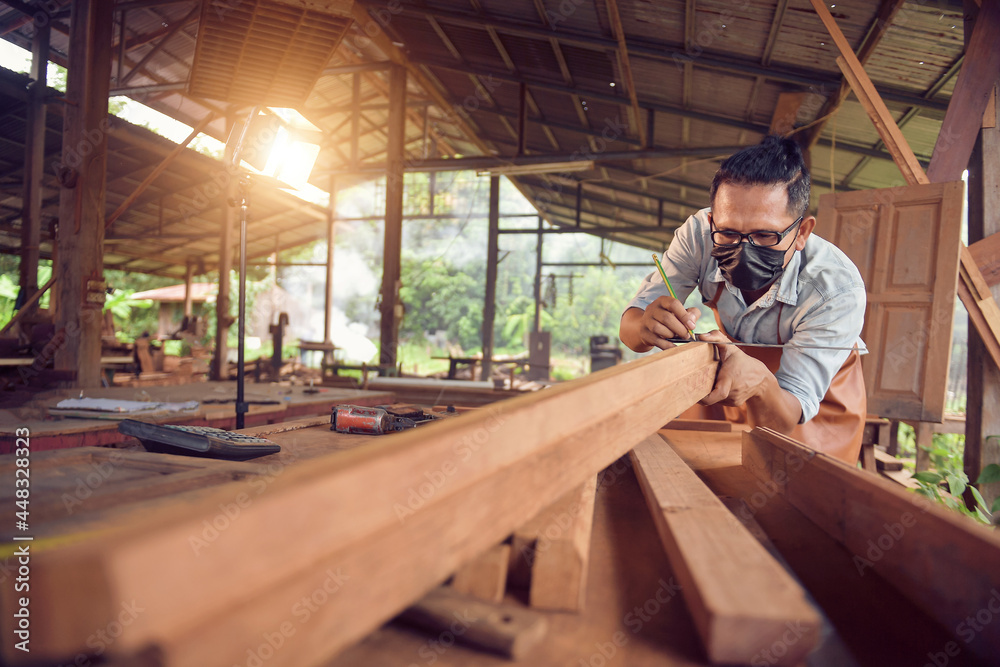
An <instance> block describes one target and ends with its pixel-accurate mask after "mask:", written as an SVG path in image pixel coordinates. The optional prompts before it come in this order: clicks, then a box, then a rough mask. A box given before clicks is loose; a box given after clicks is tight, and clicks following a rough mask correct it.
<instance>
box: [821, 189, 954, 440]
mask: <svg viewBox="0 0 1000 667" xmlns="http://www.w3.org/2000/svg"><path fill="white" fill-rule="evenodd" d="M964 187H965V186H964V184H963V183H962V182H961V181H958V182H954V183H932V184H929V185H913V186H905V187H896V188H886V189H882V190H863V191H857V192H846V193H842V194H841V193H838V194H830V195H824V196H822V197H820V203H819V213H818V214H817V218H818V223H817V227H816V231H817V233H818V234H819V235H820V236H822V237H824V238H827V239H829V240H830V241H832V242H833V243H834V244H835V245H837V246H838V247H839V248H840V249H841V250H843V251H844V252H845V253H846V254H847V256H848V257H850V258H851V260H852V261H853V262H854V263H855V265H857V267H858V270H859V271H860V272H861V277H862V278H863V279H864V281H865V287H866V291H867V295H868V307H867V309H866V314H865V326H864V329H863V330H862V334H861V337H862V338H863V339H864V341H865V343H866V344H867V345H868V349H869V351H870V354H868V355H865V356H864V357H862V367H863V368H864V372H865V383H866V385H867V390H868V410H869V412H871V413H873V414H877V415H879V416H882V417H893V418H899V419H914V420H920V421H938V422H939V421H941V420H942V419H943V417H944V402H945V387H946V386H947V379H948V361H949V358H950V356H951V330H952V317H953V313H954V308H955V290H956V285H957V280H958V252H959V245H960V233H961V212H962V199H963V195H964Z"/></svg>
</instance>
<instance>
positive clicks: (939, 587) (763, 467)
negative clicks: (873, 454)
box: [743, 428, 1000, 663]
mask: <svg viewBox="0 0 1000 667" xmlns="http://www.w3.org/2000/svg"><path fill="white" fill-rule="evenodd" d="M743 467H744V468H746V469H747V470H748V471H749V472H751V473H752V474H753V475H754V476H756V477H757V478H758V479H759V480H760V481H761V482H762V483H763V484H764V485H766V488H768V489H774V490H775V491H776V492H778V493H780V494H781V495H782V497H783V498H784V499H785V500H786V501H788V502H789V503H791V504H792V505H793V506H794V507H795V508H796V509H798V510H799V511H800V512H802V513H803V514H804V515H805V516H806V517H808V518H809V519H810V520H811V521H812V522H813V523H815V524H816V525H817V526H819V527H820V528H822V529H823V530H824V531H826V532H827V533H828V534H829V535H830V536H831V537H833V538H834V539H835V540H837V541H838V542H840V543H841V544H843V545H844V546H845V547H846V548H847V550H848V551H850V552H851V553H852V554H853V555H854V564H855V566H856V567H857V569H858V575H859V576H866V575H868V574H869V573H870V572H874V573H875V574H877V575H878V576H880V577H882V578H883V579H884V580H885V581H887V582H889V583H890V584H891V585H893V586H894V587H895V588H896V589H897V590H898V591H899V592H900V594H902V595H903V596H904V597H906V598H907V599H909V600H910V601H911V602H913V603H914V604H915V605H917V606H918V607H919V608H920V609H922V610H923V611H924V612H926V613H927V614H928V615H929V616H930V617H931V618H933V619H935V620H936V621H938V622H939V623H940V624H941V626H942V627H944V628H946V629H948V630H949V631H951V632H953V633H955V635H956V637H957V638H958V639H959V640H960V643H959V642H955V646H954V648H955V649H958V651H959V652H961V654H962V655H966V656H968V655H969V654H970V653H971V654H973V655H975V656H978V657H979V659H981V660H983V661H985V662H987V663H988V662H992V661H994V660H995V659H996V656H997V655H998V654H1000V626H998V625H996V624H995V623H994V624H986V625H985V627H984V626H983V625H979V623H980V621H977V620H976V618H977V614H985V613H987V611H988V612H989V614H990V618H993V619H994V620H995V619H996V615H997V612H995V611H993V610H995V609H998V605H1000V599H997V596H998V590H1000V568H998V567H997V563H998V562H1000V535H998V534H997V533H996V532H994V531H992V530H990V529H989V528H987V527H986V526H981V525H977V524H975V523H973V522H971V521H969V519H967V518H966V517H963V516H961V515H960V514H957V513H955V512H953V511H951V510H948V509H946V508H944V507H943V506H941V505H939V504H937V503H936V502H934V501H931V500H928V499H926V498H924V497H923V496H920V495H917V494H915V493H912V492H907V491H905V490H904V489H902V488H900V487H899V486H898V485H897V484H894V483H892V482H890V481H888V480H885V479H882V478H881V477H879V476H876V475H869V474H866V473H862V472H861V471H859V470H857V469H856V468H854V467H852V466H849V465H846V464H844V463H842V462H840V461H837V460H835V459H833V458H831V457H829V456H826V455H824V454H819V453H817V452H815V451H814V450H811V449H809V448H807V447H805V446H804V445H802V444H800V443H797V442H795V441H794V440H792V439H790V438H787V437H785V436H783V435H780V434H778V433H776V432H774V431H770V430H768V429H764V428H757V429H754V430H753V431H751V432H748V433H745V434H744V435H743ZM983 610H986V611H983ZM974 628H975V629H974ZM944 650H949V653H948V655H950V656H954V655H957V654H956V653H955V652H954V651H953V650H950V649H946V647H942V651H944Z"/></svg>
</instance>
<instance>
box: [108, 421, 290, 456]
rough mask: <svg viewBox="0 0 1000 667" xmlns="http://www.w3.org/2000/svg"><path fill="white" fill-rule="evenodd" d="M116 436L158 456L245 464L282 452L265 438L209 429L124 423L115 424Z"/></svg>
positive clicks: (177, 425)
mask: <svg viewBox="0 0 1000 667" xmlns="http://www.w3.org/2000/svg"><path fill="white" fill-rule="evenodd" d="M118 432H119V433H124V434H125V435H131V436H134V437H136V438H138V439H139V441H140V442H141V443H142V446H143V447H145V448H146V451H149V452H158V453H160V454H180V455H181V456H201V457H205V458H211V459H228V460H230V461H245V460H247V459H254V458H257V457H258V456H267V455H268V454H277V453H278V452H280V451H281V447H280V446H279V445H278V444H277V443H275V442H272V441H270V440H268V439H267V438H261V437H259V436H256V435H247V434H246V433H233V432H231V431H223V430H222V429H221V428H212V427H211V426H182V425H179V424H149V423H147V422H141V421H136V420H135V419H123V420H122V421H121V422H119V424H118Z"/></svg>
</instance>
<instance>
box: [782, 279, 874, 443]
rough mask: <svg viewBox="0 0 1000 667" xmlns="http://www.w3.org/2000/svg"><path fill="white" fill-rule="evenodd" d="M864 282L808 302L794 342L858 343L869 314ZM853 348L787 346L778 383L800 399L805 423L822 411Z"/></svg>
mask: <svg viewBox="0 0 1000 667" xmlns="http://www.w3.org/2000/svg"><path fill="white" fill-rule="evenodd" d="M865 304H866V297H865V289H864V286H851V287H849V288H846V289H844V290H842V291H840V292H838V293H837V294H834V295H832V296H830V297H828V298H825V299H820V298H818V295H817V303H816V304H813V305H810V304H805V305H806V308H803V309H802V312H803V315H802V316H801V317H800V318H797V321H795V322H794V323H793V333H792V337H791V339H790V340H788V341H785V342H786V343H791V344H792V345H793V346H794V345H814V346H822V347H828V348H829V347H843V348H850V347H852V346H854V345H855V344H856V343H857V342H858V340H859V337H860V335H861V328H862V326H863V325H864V315H865ZM849 354H850V350H830V349H816V348H814V347H806V348H801V347H800V348H796V347H786V348H785V349H784V350H783V351H782V354H781V365H780V367H779V368H778V372H777V373H775V374H774V376H775V378H776V379H777V380H778V385H779V386H780V387H781V388H782V389H784V390H785V391H787V392H788V393H790V394H792V395H793V396H795V397H796V398H797V399H799V402H800V403H801V404H802V419H801V421H800V423H804V422H807V421H809V420H810V419H812V418H813V417H815V416H816V413H817V412H819V404H820V401H822V400H823V397H824V396H826V392H827V391H828V390H829V389H830V383H831V382H833V376H834V375H836V374H837V372H838V371H839V370H840V367H841V366H843V365H844V362H845V361H846V360H847V356H848V355H849Z"/></svg>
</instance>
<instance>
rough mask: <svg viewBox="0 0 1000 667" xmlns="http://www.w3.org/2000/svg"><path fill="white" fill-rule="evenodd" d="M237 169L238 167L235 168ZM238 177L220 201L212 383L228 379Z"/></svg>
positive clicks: (229, 154) (229, 157) (229, 153)
mask: <svg viewBox="0 0 1000 667" xmlns="http://www.w3.org/2000/svg"><path fill="white" fill-rule="evenodd" d="M227 124H228V125H229V131H230V132H232V129H233V121H232V119H230V120H229V122H228V123H227ZM234 148H235V147H233V146H227V147H226V164H229V163H230V162H231V161H232V159H233V154H232V151H233V149H234ZM237 168H238V167H237ZM238 178H239V174H238V173H237V171H236V169H234V170H233V171H232V173H231V174H230V179H229V182H228V183H227V185H226V191H225V192H223V193H222V195H221V196H222V197H225V198H226V200H225V201H224V202H223V204H222V221H221V222H222V234H221V236H220V238H219V294H218V296H216V298H215V323H216V325H215V356H214V357H213V358H212V379H213V380H227V379H229V362H228V360H227V357H228V356H229V327H230V325H232V323H233V318H232V317H231V316H230V315H229V295H230V290H229V273H230V272H231V271H232V269H233V227H234V226H235V225H236V218H237V209H236V207H235V206H232V205H230V203H229V202H230V201H236V199H237V197H238V196H239V186H238V183H237V179H238Z"/></svg>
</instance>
